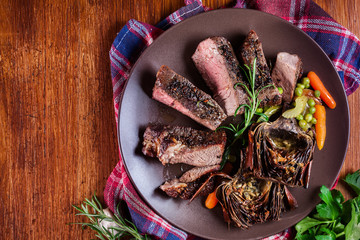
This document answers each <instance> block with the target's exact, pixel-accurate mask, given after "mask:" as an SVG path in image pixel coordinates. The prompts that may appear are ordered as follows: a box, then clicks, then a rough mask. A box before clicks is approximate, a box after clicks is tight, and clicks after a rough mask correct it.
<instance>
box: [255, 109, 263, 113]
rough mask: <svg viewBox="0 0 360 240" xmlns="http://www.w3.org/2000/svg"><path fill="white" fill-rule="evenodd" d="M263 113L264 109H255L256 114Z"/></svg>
mask: <svg viewBox="0 0 360 240" xmlns="http://www.w3.org/2000/svg"><path fill="white" fill-rule="evenodd" d="M263 111H264V109H262V108H257V109H256V112H257V113H262V112H263Z"/></svg>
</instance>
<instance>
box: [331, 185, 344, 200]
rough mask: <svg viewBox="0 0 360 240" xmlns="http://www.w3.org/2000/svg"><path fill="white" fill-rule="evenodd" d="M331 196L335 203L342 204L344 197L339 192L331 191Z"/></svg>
mask: <svg viewBox="0 0 360 240" xmlns="http://www.w3.org/2000/svg"><path fill="white" fill-rule="evenodd" d="M331 195H332V197H333V199H334V200H335V201H337V202H338V203H339V204H342V203H343V202H344V200H345V199H344V196H343V195H342V193H341V192H340V191H339V190H336V189H333V190H331Z"/></svg>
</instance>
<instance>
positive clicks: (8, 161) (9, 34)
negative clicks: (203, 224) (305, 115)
mask: <svg viewBox="0 0 360 240" xmlns="http://www.w3.org/2000/svg"><path fill="white" fill-rule="evenodd" d="M232 2H233V1H231V0H204V1H203V3H204V4H205V5H207V6H210V7H212V8H217V7H219V6H222V5H229V4H231V3H232ZM315 2H317V3H318V4H319V5H320V6H322V7H323V8H324V10H325V11H327V12H328V13H330V15H332V16H333V17H334V18H335V19H336V20H337V21H339V23H341V24H343V25H344V26H346V27H347V28H349V30H350V31H352V32H354V33H355V34H356V35H357V36H359V35H360V29H359V28H358V21H359V17H358V16H360V9H359V7H358V6H359V4H360V0H344V1H337V0H316V1H315ZM183 5H184V3H183V1H182V0H176V1H175V0H161V1H156V0H149V1H144V0H136V1H130V0H121V1H110V0H104V1H93V0H88V1H85V0H80V1H70V0H67V1H57V0H56V1H50V0H39V1H34V0H32V1H20V0H16V1H2V4H0V19H1V20H0V123H1V124H0V176H1V177H0V204H1V207H0V223H2V224H1V227H0V230H1V231H0V239H90V238H92V237H93V236H94V235H93V232H92V231H90V230H85V231H84V230H82V229H81V228H80V227H79V226H74V225H67V223H69V222H75V221H79V220H84V219H82V218H78V217H75V210H74V209H73V208H72V207H71V205H72V204H79V203H80V202H81V201H82V200H83V199H84V198H85V197H87V198H90V197H91V195H92V193H94V192H95V191H96V192H97V195H98V196H100V198H102V197H101V195H102V192H103V189H104V186H105V183H106V179H107V177H108V176H109V174H110V173H111V171H112V169H113V167H114V166H115V165H116V163H117V161H118V147H117V137H116V128H115V121H114V112H113V103H112V86H111V76H110V63H109V58H108V51H109V49H110V46H111V43H112V41H113V39H114V38H115V36H116V34H117V32H118V31H119V30H120V29H121V27H122V26H123V25H124V24H125V23H126V21H128V20H129V19H130V18H134V19H138V20H140V21H143V22H147V23H150V24H156V23H157V22H158V21H160V20H161V19H163V18H164V17H166V16H167V15H169V14H170V13H171V12H173V11H175V10H176V9H178V8H179V7H181V6H183ZM359 98H360V93H359V91H357V92H356V93H355V94H353V95H351V96H350V97H349V105H350V112H351V123H352V126H351V129H352V134H351V137H350V145H349V149H348V154H347V158H346V162H345V164H344V167H343V169H342V171H341V176H342V177H343V176H345V174H346V173H347V172H352V171H354V170H356V169H359V168H360V163H359V162H358V161H357V159H359V157H360V153H359V151H360V150H359V148H358V145H359V142H360V140H359V132H360V131H359V130H360V129H359V128H360V124H359V118H358V116H359V108H358V103H359V100H360V99H359ZM338 188H339V189H342V190H344V189H343V187H342V186H341V184H340V185H339V187H338ZM349 196H350V194H349V193H347V197H349Z"/></svg>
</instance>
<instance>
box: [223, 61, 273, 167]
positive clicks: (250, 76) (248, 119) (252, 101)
mask: <svg viewBox="0 0 360 240" xmlns="http://www.w3.org/2000/svg"><path fill="white" fill-rule="evenodd" d="M244 66H245V68H246V69H243V68H242V69H243V71H244V73H245V76H246V78H247V80H248V82H249V84H250V89H249V87H248V86H247V85H246V84H244V83H241V82H238V83H236V84H235V85H234V88H236V87H238V86H241V87H243V88H244V89H245V91H246V93H247V94H248V100H249V104H241V105H240V106H239V107H238V108H237V109H236V111H235V114H234V116H235V117H236V115H237V113H238V112H239V110H240V109H241V108H244V121H242V122H241V123H238V124H236V126H235V125H234V124H231V123H230V124H229V127H228V126H220V127H219V128H218V129H220V128H223V129H227V130H229V131H231V132H233V133H234V136H233V140H232V141H231V143H230V144H229V145H228V146H227V147H226V149H225V152H224V155H223V160H222V163H221V167H223V166H224V165H225V163H226V161H227V159H228V158H229V154H230V152H231V148H232V146H233V145H234V144H235V143H236V142H237V141H238V140H239V139H240V138H241V137H242V136H243V133H244V132H245V131H246V129H247V128H248V127H249V126H251V124H253V123H254V120H253V118H254V115H258V116H261V117H263V118H264V119H265V120H266V121H268V116H266V115H265V114H263V113H259V112H256V109H257V108H258V107H259V105H260V103H261V100H260V99H259V98H258V96H259V93H260V92H261V91H262V90H263V89H265V88H267V87H271V86H273V85H266V86H264V87H262V88H260V89H255V79H256V58H255V59H254V62H253V65H252V68H251V67H249V66H247V65H244Z"/></svg>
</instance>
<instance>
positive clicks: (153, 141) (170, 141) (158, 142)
mask: <svg viewBox="0 0 360 240" xmlns="http://www.w3.org/2000/svg"><path fill="white" fill-rule="evenodd" d="M225 143H226V134H225V132H224V131H222V130H220V131H216V132H210V131H200V130H195V129H192V128H189V127H172V126H163V125H150V126H148V127H147V128H146V130H145V133H144V141H143V149H142V151H143V153H144V154H145V155H147V156H150V157H158V158H159V160H160V161H161V162H162V164H164V165H165V164H167V163H170V164H175V163H186V164H189V165H192V166H209V165H215V164H219V163H220V162H221V159H222V154H223V152H224V148H225Z"/></svg>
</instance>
